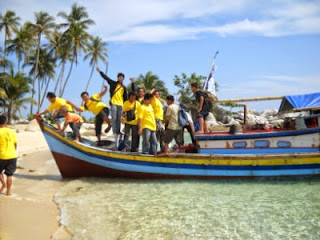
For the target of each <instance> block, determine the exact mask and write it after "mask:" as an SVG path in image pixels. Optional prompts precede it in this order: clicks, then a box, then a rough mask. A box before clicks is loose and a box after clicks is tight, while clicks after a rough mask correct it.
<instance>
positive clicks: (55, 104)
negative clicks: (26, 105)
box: [36, 92, 73, 129]
mask: <svg viewBox="0 0 320 240" xmlns="http://www.w3.org/2000/svg"><path fill="white" fill-rule="evenodd" d="M47 98H48V100H49V102H50V103H51V104H50V106H49V107H48V109H47V110H45V111H43V112H41V113H39V114H36V117H40V116H41V115H43V114H47V113H48V112H52V111H54V110H55V112H54V113H53V119H54V120H55V122H56V124H57V128H58V129H61V127H60V122H62V121H63V118H64V115H63V114H61V113H60V108H61V107H66V108H67V109H68V111H69V112H73V108H72V106H71V105H70V104H68V103H67V101H66V100H65V99H63V98H59V97H56V95H55V94H54V93H53V92H48V93H47Z"/></svg>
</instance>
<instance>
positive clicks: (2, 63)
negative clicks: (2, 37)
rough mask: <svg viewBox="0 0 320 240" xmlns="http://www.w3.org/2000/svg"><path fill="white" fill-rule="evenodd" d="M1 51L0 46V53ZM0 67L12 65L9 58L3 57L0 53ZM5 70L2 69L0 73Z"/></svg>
mask: <svg viewBox="0 0 320 240" xmlns="http://www.w3.org/2000/svg"><path fill="white" fill-rule="evenodd" d="M2 52H3V50H2V48H1V47H0V54H1V53H2ZM0 67H1V68H3V69H5V68H7V67H10V68H11V67H13V63H12V62H11V61H10V60H9V59H4V58H3V57H2V56H1V55H0ZM4 73H5V72H4V71H3V72H2V73H0V74H4Z"/></svg>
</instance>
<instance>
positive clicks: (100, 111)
mask: <svg viewBox="0 0 320 240" xmlns="http://www.w3.org/2000/svg"><path fill="white" fill-rule="evenodd" d="M107 91H108V87H106V86H104V90H103V91H102V92H101V93H99V94H94V95H92V96H91V97H89V93H88V92H83V93H81V98H82V100H83V102H84V105H83V106H81V107H77V106H75V105H74V104H73V103H72V102H70V101H67V102H68V103H69V104H71V106H72V107H74V109H76V110H77V111H78V112H84V111H87V110H88V111H90V112H92V113H93V114H95V115H96V120H95V130H96V136H97V138H98V145H99V146H100V145H101V129H102V124H103V122H104V121H105V122H106V123H107V124H108V127H107V128H106V129H105V133H108V132H109V131H110V129H111V124H110V120H109V108H108V106H107V104H105V103H104V102H102V101H101V100H100V99H101V98H102V97H103V96H104V95H105V94H106V92H107Z"/></svg>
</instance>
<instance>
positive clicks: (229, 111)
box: [220, 102, 244, 115]
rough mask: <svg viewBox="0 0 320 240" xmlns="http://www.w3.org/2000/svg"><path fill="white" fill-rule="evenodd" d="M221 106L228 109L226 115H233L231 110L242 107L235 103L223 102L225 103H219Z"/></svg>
mask: <svg viewBox="0 0 320 240" xmlns="http://www.w3.org/2000/svg"><path fill="white" fill-rule="evenodd" d="M220 105H221V106H223V107H228V108H229V110H227V111H226V113H227V114H228V115H232V114H235V112H233V111H232V109H233V108H235V107H243V106H244V104H241V103H236V102H225V103H220Z"/></svg>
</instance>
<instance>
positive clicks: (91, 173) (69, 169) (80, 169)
mask: <svg viewBox="0 0 320 240" xmlns="http://www.w3.org/2000/svg"><path fill="white" fill-rule="evenodd" d="M52 154H53V157H54V159H55V161H56V163H57V165H58V168H59V170H60V173H61V175H62V177H64V178H79V177H106V178H140V179H155V178H158V179H159V178H163V179H204V180H205V179H256V178H277V177H263V176H261V177H258V176H194V175H169V174H158V173H144V172H129V171H122V170H117V169H112V168H107V167H103V166H99V165H96V164H92V163H88V162H86V161H83V160H81V159H78V158H73V157H69V156H66V155H64V154H61V153H57V152H52ZM285 177H289V178H292V177H293V176H281V178H285ZM295 177H303V176H302V175H301V176H295ZM306 177H314V176H306Z"/></svg>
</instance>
